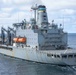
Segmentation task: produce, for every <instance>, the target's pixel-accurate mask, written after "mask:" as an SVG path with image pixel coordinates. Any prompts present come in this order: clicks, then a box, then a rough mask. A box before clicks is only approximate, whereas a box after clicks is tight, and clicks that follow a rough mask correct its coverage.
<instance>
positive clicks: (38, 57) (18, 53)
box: [0, 47, 76, 65]
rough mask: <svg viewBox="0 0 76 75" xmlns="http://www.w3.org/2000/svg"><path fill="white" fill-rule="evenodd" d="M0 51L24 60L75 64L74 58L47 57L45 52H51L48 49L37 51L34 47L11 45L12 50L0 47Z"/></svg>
mask: <svg viewBox="0 0 76 75" xmlns="http://www.w3.org/2000/svg"><path fill="white" fill-rule="evenodd" d="M0 53H2V54H5V55H8V56H12V57H17V58H21V59H25V60H30V61H35V62H41V63H50V64H54V65H76V58H66V59H62V58H54V57H48V56H47V53H49V54H50V53H51V50H50V51H46V52H45V51H39V50H36V49H29V48H27V49H26V48H21V47H18V48H17V47H13V50H9V49H8V50H7V49H2V48H0Z"/></svg>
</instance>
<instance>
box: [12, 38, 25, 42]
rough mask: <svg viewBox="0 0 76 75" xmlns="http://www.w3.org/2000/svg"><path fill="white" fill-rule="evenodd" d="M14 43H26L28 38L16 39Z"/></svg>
mask: <svg viewBox="0 0 76 75" xmlns="http://www.w3.org/2000/svg"><path fill="white" fill-rule="evenodd" d="M13 41H14V42H16V43H25V42H26V38H23V37H20V38H14V39H13Z"/></svg>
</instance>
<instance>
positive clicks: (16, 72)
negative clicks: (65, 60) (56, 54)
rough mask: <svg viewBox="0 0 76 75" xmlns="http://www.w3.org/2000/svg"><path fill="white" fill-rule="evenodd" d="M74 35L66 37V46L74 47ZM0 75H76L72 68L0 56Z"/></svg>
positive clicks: (75, 41)
mask: <svg viewBox="0 0 76 75" xmlns="http://www.w3.org/2000/svg"><path fill="white" fill-rule="evenodd" d="M75 45H76V34H69V35H68V46H71V47H74V48H76V47H75ZM0 75H76V69H74V68H73V67H67V66H66V67H63V66H57V65H50V64H41V63H35V62H29V61H25V60H22V59H17V58H11V57H8V56H4V55H2V54H0Z"/></svg>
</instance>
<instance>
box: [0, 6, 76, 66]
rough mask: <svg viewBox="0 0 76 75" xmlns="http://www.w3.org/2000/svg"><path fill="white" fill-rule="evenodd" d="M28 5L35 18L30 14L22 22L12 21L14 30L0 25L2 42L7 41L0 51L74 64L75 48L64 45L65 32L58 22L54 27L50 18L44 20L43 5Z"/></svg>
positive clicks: (75, 62)
mask: <svg viewBox="0 0 76 75" xmlns="http://www.w3.org/2000/svg"><path fill="white" fill-rule="evenodd" d="M32 9H33V10H34V12H35V18H31V19H30V22H27V21H26V20H24V21H22V23H14V24H13V26H14V27H15V31H14V30H13V29H11V28H9V29H10V30H11V31H10V30H8V31H7V30H5V29H4V28H2V29H1V30H2V34H3V35H2V43H6V44H7V45H1V46H0V53H2V54H5V55H9V56H12V57H17V58H21V59H26V60H30V61H36V62H41V63H50V64H57V65H76V50H73V49H68V47H67V33H66V32H64V31H63V28H62V25H61V24H60V27H58V25H57V24H55V23H54V20H53V21H52V23H49V22H48V17H47V12H46V7H45V6H44V5H39V6H36V7H32ZM36 14H37V15H36ZM4 30H5V31H6V32H7V33H8V40H9V41H8V40H7V41H6V42H5V41H4ZM12 32H14V33H12ZM12 34H13V35H12ZM10 44H11V46H10Z"/></svg>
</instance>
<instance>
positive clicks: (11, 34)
mask: <svg viewBox="0 0 76 75" xmlns="http://www.w3.org/2000/svg"><path fill="white" fill-rule="evenodd" d="M8 31H10V45H12V44H13V38H14V37H15V36H16V31H15V30H14V29H13V28H10V27H8Z"/></svg>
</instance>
